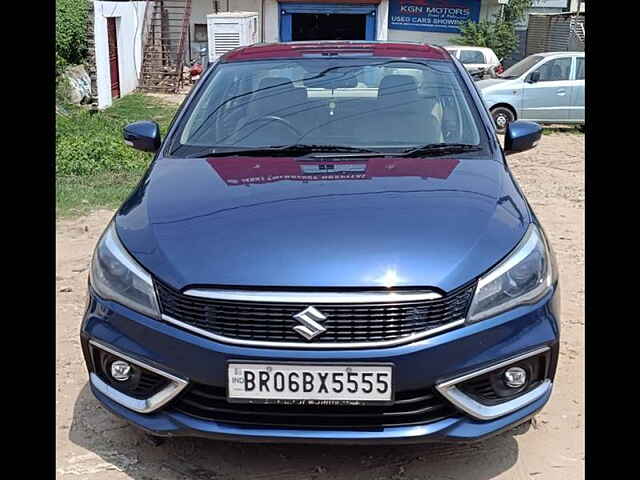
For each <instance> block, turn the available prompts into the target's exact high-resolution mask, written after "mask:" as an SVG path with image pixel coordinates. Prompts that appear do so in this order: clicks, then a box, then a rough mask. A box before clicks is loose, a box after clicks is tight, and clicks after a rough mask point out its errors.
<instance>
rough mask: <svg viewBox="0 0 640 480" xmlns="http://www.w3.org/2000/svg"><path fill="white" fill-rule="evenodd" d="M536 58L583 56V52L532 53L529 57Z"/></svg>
mask: <svg viewBox="0 0 640 480" xmlns="http://www.w3.org/2000/svg"><path fill="white" fill-rule="evenodd" d="M534 55H535V56H538V57H553V56H555V55H563V56H565V55H567V56H571V55H584V52H577V51H576V52H541V53H532V54H531V55H530V56H531V57H533V56H534Z"/></svg>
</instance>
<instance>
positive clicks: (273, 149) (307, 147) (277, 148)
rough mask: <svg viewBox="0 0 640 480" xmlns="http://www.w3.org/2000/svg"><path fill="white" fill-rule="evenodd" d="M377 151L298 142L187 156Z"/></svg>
mask: <svg viewBox="0 0 640 480" xmlns="http://www.w3.org/2000/svg"><path fill="white" fill-rule="evenodd" d="M316 152H322V153H366V154H369V153H372V154H374V153H377V152H374V151H373V150H368V149H366V148H359V147H349V146H344V145H313V144H303V143H296V144H292V145H269V146H266V147H256V148H243V149H238V150H226V149H218V148H210V149H207V150H204V151H202V152H196V153H193V154H191V155H186V157H187V158H209V157H232V156H235V155H246V156H259V155H269V156H299V155H307V154H309V153H316Z"/></svg>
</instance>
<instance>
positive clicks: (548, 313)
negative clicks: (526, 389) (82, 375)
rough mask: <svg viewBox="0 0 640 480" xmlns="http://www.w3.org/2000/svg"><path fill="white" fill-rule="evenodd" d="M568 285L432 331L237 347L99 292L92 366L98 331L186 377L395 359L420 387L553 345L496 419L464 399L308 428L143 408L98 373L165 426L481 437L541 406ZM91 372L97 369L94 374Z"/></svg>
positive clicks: (149, 424) (404, 383) (88, 332)
mask: <svg viewBox="0 0 640 480" xmlns="http://www.w3.org/2000/svg"><path fill="white" fill-rule="evenodd" d="M558 303H559V295H558V294H557V293H556V291H555V290H554V291H553V292H552V293H550V294H549V295H548V296H547V297H545V298H544V299H542V300H541V301H540V302H539V303H537V304H535V305H527V306H522V307H518V308H516V309H514V310H512V311H509V312H506V313H504V314H502V315H499V316H497V317H494V318H491V319H488V320H484V321H481V322H478V323H477V324H474V325H469V326H465V327H462V328H459V329H456V330H452V331H449V332H445V333H442V334H440V335H437V336H435V337H431V338H427V339H425V340H422V341H419V342H416V343H412V344H407V345H402V346H398V347H393V348H383V349H357V350H339V351H322V350H303V349H300V350H284V349H264V348H248V347H238V346H233V345H228V344H223V343H218V342H215V341H213V340H209V339H206V338H203V337H200V336H197V335H194V334H192V333H189V332H187V331H184V330H181V329H179V328H176V327H174V326H171V325H169V324H166V323H163V322H160V321H158V320H154V319H151V318H148V317H145V316H143V315H140V314H138V313H136V312H133V311H131V310H129V309H128V308H126V307H123V306H122V305H119V304H116V303H113V302H108V301H103V300H102V299H100V298H98V297H97V296H95V294H93V293H90V299H89V302H88V307H87V311H86V313H85V317H84V320H83V323H82V331H81V340H82V347H83V351H84V354H85V359H86V361H87V366H88V368H89V371H90V374H91V373H92V368H93V366H92V361H91V359H90V351H89V348H90V347H89V341H90V340H93V341H95V342H97V343H98V344H102V345H105V346H109V347H110V348H112V349H113V350H114V351H117V352H121V353H122V354H126V355H127V356H128V357H129V358H132V359H135V360H137V361H139V362H141V363H142V364H144V365H147V366H150V367H152V368H156V369H158V370H160V371H163V372H165V373H167V374H169V375H171V376H175V378H178V379H187V381H193V382H197V383H199V384H204V385H212V386H216V387H225V385H226V363H227V361H228V360H230V359H233V360H262V361H276V360H277V361H305V362H309V361H318V362H322V361H339V362H345V361H350V360H351V361H354V362H358V363H362V362H366V361H372V362H391V363H393V364H394V365H395V370H394V383H395V388H396V390H407V391H409V390H419V389H424V388H426V387H432V386H434V385H439V384H440V385H442V384H446V383H448V382H449V381H450V380H451V379H455V378H458V377H462V376H464V375H466V374H468V373H469V372H475V371H479V370H482V369H486V368H487V367H489V366H492V365H495V364H499V363H501V362H503V361H504V360H505V359H511V358H514V357H518V356H519V355H522V354H523V353H526V352H531V351H533V350H537V349H541V348H545V347H548V348H549V349H550V352H551V354H550V356H549V359H550V366H549V369H548V374H547V379H548V382H546V384H545V385H546V386H545V388H541V389H539V392H538V393H539V395H536V396H535V398H533V399H530V401H529V402H527V403H526V404H525V405H522V406H519V408H518V409H517V410H515V411H506V413H504V414H501V415H500V416H498V417H495V418H491V417H490V416H489V417H487V418H490V419H487V420H481V419H478V418H473V417H472V416H471V415H469V414H468V413H466V412H464V409H458V410H457V411H456V413H455V414H454V415H452V416H449V417H447V418H444V419H441V420H437V421H434V422H432V423H427V424H424V425H411V426H386V427H380V428H374V429H371V428H368V429H353V430H349V429H338V428H332V429H326V428H323V429H309V428H281V427H266V426H258V425H256V426H254V425H246V424H244V425H243V424H236V423H222V422H216V421H211V420H203V419H199V418H196V417H193V416H190V415H186V414H184V413H181V412H178V411H177V410H175V409H173V408H172V402H171V401H169V402H167V403H166V404H163V405H162V406H161V407H160V408H158V409H154V410H153V411H151V412H150V413H139V412H136V411H134V410H132V409H130V408H126V407H124V406H123V405H122V404H120V403H118V402H116V401H114V400H113V398H116V397H112V398H110V397H109V396H108V395H105V394H104V389H103V388H99V385H97V383H96V382H94V381H91V382H90V383H91V389H92V391H93V393H94V395H95V396H96V398H98V400H99V401H101V402H102V404H103V405H104V406H105V407H106V408H108V409H109V410H110V411H111V412H113V413H114V414H116V415H118V416H120V417H122V418H124V419H126V420H127V421H129V422H131V423H132V424H134V425H136V426H137V427H139V428H141V429H143V430H145V431H147V432H148V433H151V434H153V435H158V436H199V437H208V438H214V439H226V440H234V441H247V442H269V443H270V442H287V443H289V442H292V443H293V442H302V443H307V442H308V443H350V444H356V443H419V442H426V441H436V442H446V441H454V442H455V441H461V442H469V441H477V440H481V439H483V438H486V437H488V436H491V435H494V434H496V433H499V432H501V431H503V430H507V429H510V428H512V427H513V426H515V425H517V424H519V423H522V422H524V421H526V420H527V419H529V418H530V417H531V416H533V415H534V414H535V413H536V412H537V411H538V410H540V409H541V408H542V407H543V406H544V404H545V403H546V402H547V401H548V399H549V397H550V395H551V390H552V383H551V381H552V380H553V376H554V374H555V367H556V364H557V357H558V355H557V351H558V339H559V328H558V325H559V321H558ZM92 377H95V375H93V376H92Z"/></svg>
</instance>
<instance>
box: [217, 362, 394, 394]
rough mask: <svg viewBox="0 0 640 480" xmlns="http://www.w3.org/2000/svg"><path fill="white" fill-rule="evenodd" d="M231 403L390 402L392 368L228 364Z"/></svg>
mask: <svg viewBox="0 0 640 480" xmlns="http://www.w3.org/2000/svg"><path fill="white" fill-rule="evenodd" d="M227 398H228V400H229V401H231V402H252V403H282V404H298V405H304V404H322V405H345V404H348V405H364V404H370V403H378V404H379V403H389V402H391V401H392V400H393V378H392V367H391V365H388V364H387V365H381V364H355V365H354V364H341V365H336V364H330V365H326V364H322V365H320V364H312V365H310V364H289V363H286V364H285V363H240V362H237V363H236V362H230V363H229V364H228V386H227Z"/></svg>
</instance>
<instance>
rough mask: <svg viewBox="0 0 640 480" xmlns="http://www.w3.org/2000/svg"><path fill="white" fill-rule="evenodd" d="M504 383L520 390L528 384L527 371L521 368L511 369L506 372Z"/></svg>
mask: <svg viewBox="0 0 640 480" xmlns="http://www.w3.org/2000/svg"><path fill="white" fill-rule="evenodd" d="M504 383H505V385H506V386H507V387H510V388H520V387H522V386H523V385H524V384H525V383H527V371H526V370H525V369H524V368H520V367H511V368H508V369H507V370H506V371H505V372H504Z"/></svg>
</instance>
